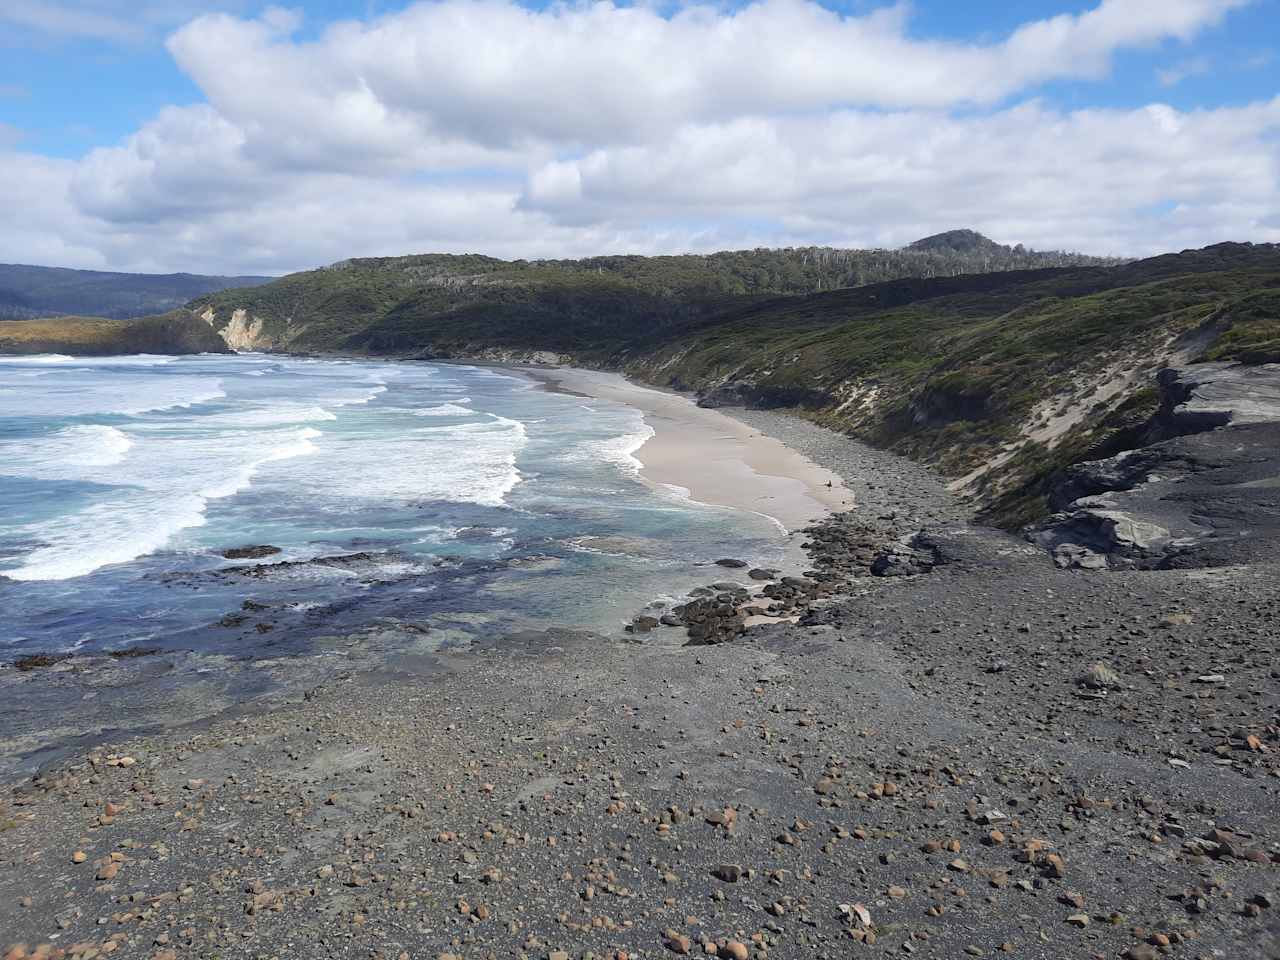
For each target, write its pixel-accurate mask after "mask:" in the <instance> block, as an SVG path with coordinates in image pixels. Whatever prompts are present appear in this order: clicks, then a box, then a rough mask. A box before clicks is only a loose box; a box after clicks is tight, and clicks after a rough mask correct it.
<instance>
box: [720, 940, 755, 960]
mask: <svg viewBox="0 0 1280 960" xmlns="http://www.w3.org/2000/svg"><path fill="white" fill-rule="evenodd" d="M720 952H721V953H723V954H724V955H725V956H726V957H731V958H732V960H747V958H748V957H749V956H751V951H750V950H748V949H747V945H746V944H745V943H740V942H739V941H737V940H728V941H726V942H725V945H724V946H723V947H721V948H720Z"/></svg>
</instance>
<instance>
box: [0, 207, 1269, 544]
mask: <svg viewBox="0 0 1280 960" xmlns="http://www.w3.org/2000/svg"><path fill="white" fill-rule="evenodd" d="M187 310H188V311H189V315H188V323H187V324H185V325H184V324H178V322H177V320H176V319H174V318H171V323H170V326H169V327H168V328H167V329H168V330H170V331H180V332H181V336H180V337H179V338H178V340H177V341H175V342H173V343H168V344H162V345H159V346H157V345H155V344H154V342H153V341H148V342H151V343H153V345H152V346H151V347H149V348H143V347H140V346H138V345H137V341H136V340H134V339H132V338H130V337H124V338H123V339H121V340H119V341H118V344H119V346H118V347H117V348H118V349H120V350H124V351H126V352H128V351H129V350H140V349H150V350H152V351H153V352H183V351H184V350H187V349H189V347H190V345H191V344H192V343H196V344H205V346H200V347H198V349H207V348H208V347H207V344H209V343H211V344H213V346H215V347H217V348H220V349H221V348H230V349H233V350H257V351H277V352H285V353H340V354H350V355H360V356H386V357H402V358H418V359H480V360H488V361H497V362H534V363H571V364H578V365H582V366H590V367H596V368H603V369H612V370H620V371H623V372H625V373H627V374H628V375H630V376H632V377H634V378H636V379H639V380H642V381H646V382H649V383H654V384H658V385H662V386H670V387H674V388H677V389H682V390H687V391H691V392H695V393H697V394H698V396H699V398H700V400H701V402H702V403H704V404H706V405H719V404H736V405H744V406H749V407H759V408H780V409H787V410H790V411H791V412H794V413H797V414H799V415H801V416H804V417H807V418H809V419H811V420H814V421H816V422H818V423H820V424H823V425H825V426H828V427H831V428H833V429H835V430H838V431H840V432H843V433H845V434H848V435H851V436H854V437H857V438H859V439H862V440H865V441H867V442H870V443H871V444H873V445H875V446H877V447H880V448H882V449H887V450H891V451H893V452H896V453H899V454H903V455H906V456H908V457H911V458H912V459H915V460H917V461H920V462H923V463H927V464H930V465H931V466H933V467H935V468H936V469H938V470H939V471H940V472H941V473H943V474H944V475H945V476H947V477H949V478H950V479H951V480H952V481H953V483H954V485H955V487H956V489H958V490H961V491H963V492H965V493H967V494H971V495H973V496H974V497H975V498H976V499H977V501H978V502H979V503H980V504H981V505H982V507H983V508H984V514H983V517H984V519H985V520H987V521H989V522H992V523H996V524H998V525H1000V526H1004V527H1007V528H1016V527H1020V526H1022V525H1024V524H1026V523H1029V522H1032V521H1036V520H1039V519H1041V518H1042V517H1043V516H1044V515H1045V514H1046V512H1047V511H1049V510H1050V509H1051V506H1052V504H1053V503H1054V501H1055V494H1054V488H1055V485H1056V484H1057V483H1058V479H1059V477H1060V476H1061V475H1062V473H1063V471H1064V470H1066V469H1067V468H1069V467H1071V466H1072V465H1074V464H1077V463H1080V462H1082V461H1089V460H1100V459H1106V458H1108V457H1111V456H1114V455H1116V454H1119V453H1122V452H1124V451H1126V450H1129V449H1133V448H1134V447H1135V446H1140V445H1142V444H1143V443H1144V442H1146V441H1148V440H1150V439H1151V438H1153V437H1155V436H1156V433H1157V432H1158V431H1156V430H1155V424H1156V419H1157V417H1158V415H1159V414H1160V411H1161V409H1162V406H1163V405H1166V404H1167V403H1168V402H1170V401H1169V398H1168V397H1165V396H1162V394H1161V392H1160V390H1159V389H1158V385H1157V382H1156V375H1157V373H1158V371H1159V370H1161V369H1162V368H1165V367H1171V366H1178V365H1181V364H1189V363H1196V362H1203V361H1236V362H1241V363H1245V364H1254V365H1256V364H1266V363H1273V362H1277V361H1280V319H1277V318H1278V317H1280V247H1277V246H1275V245H1268V244H1256V245H1255V244H1247V243H1244V244H1238V243H1224V244H1218V245H1215V246H1211V247H1207V248H1204V249H1202V250H1186V251H1182V252H1181V253H1175V254H1167V255H1163V256H1159V257H1153V258H1150V259H1146V260H1139V261H1131V262H1127V261H1119V260H1104V259H1099V258H1092V257H1085V256H1081V255H1077V254H1067V253H1041V252H1035V251H1029V250H1026V249H1024V248H1022V247H1021V246H1016V247H1010V246H1004V245H1001V244H998V243H995V242H994V241H992V240H990V239H988V238H986V237H984V236H982V235H981V234H978V233H976V232H974V231H971V230H954V231H950V232H947V233H943V234H938V235H936V236H932V237H926V238H924V239H922V240H919V241H916V242H915V243H913V244H910V245H909V246H907V247H906V248H904V249H901V250H835V249H830V248H814V247H810V248H798V249H786V250H746V251H732V252H724V253H716V254H710V255H705V256H702V255H697V256H695V255H686V256H670V257H639V256H611V257H594V258H588V259H584V260H544V261H523V260H521V261H505V260H500V259H496V258H492V257H485V256H479V255H445V254H429V255H420V256H406V257H391V258H373V259H357V260H347V261H342V262H340V263H336V264H333V265H331V266H329V267H325V268H321V269H318V270H311V271H306V272H302V273H296V274H291V275H289V276H286V277H282V278H280V279H278V280H275V281H272V282H271V283H267V284H263V285H260V286H255V287H246V288H236V289H226V290H222V291H219V292H216V293H212V294H207V295H204V296H201V297H199V298H197V299H195V300H194V301H192V302H191V303H189V304H188V307H187ZM63 322H64V323H65V322H66V321H63ZM76 323H77V324H80V323H82V321H76ZM10 326H11V327H12V326H14V325H10ZM19 326H20V325H19ZM196 328H200V329H199V331H198V332H197V331H196ZM28 329H29V330H30V333H29V334H28V336H27V337H26V343H27V346H26V349H27V350H30V349H31V347H30V344H31V343H33V342H35V341H36V338H35V337H34V336H32V334H34V333H35V332H36V331H35V329H34V328H28ZM69 329H71V330H72V331H73V332H74V335H75V336H79V333H78V331H79V327H74V326H73V327H71V328H69ZM104 329H105V328H104ZM214 332H216V333H217V334H218V336H217V337H214V338H212V339H210V337H209V335H210V334H213V333H214ZM11 336H12V335H11ZM59 337H60V335H59V334H57V333H55V332H54V329H53V328H52V327H47V328H46V329H44V330H43V331H41V336H40V338H39V342H40V343H41V344H42V346H43V348H44V349H48V350H57V351H61V352H84V350H83V347H82V346H81V345H80V343H79V342H78V341H77V342H65V343H64V342H62V340H60V338H59ZM186 338H192V339H189V340H188V339H186ZM96 347H97V348H96V350H95V351H94V352H112V350H113V349H117V348H113V347H112V346H110V345H107V344H105V343H102V342H99V343H98V344H97V345H96ZM5 349H7V348H6V347H5V346H4V344H2V343H0V351H4V350H5Z"/></svg>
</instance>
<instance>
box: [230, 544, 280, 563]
mask: <svg viewBox="0 0 1280 960" xmlns="http://www.w3.org/2000/svg"><path fill="white" fill-rule="evenodd" d="M280 552H281V550H280V548H279V547H273V546H271V545H270V544H266V543H262V544H254V545H250V546H245V547H228V548H227V549H226V550H222V551H220V554H219V555H220V556H221V557H222V558H223V559H225V560H261V559H262V558H263V557H274V556H275V555H276V554H277V553H280Z"/></svg>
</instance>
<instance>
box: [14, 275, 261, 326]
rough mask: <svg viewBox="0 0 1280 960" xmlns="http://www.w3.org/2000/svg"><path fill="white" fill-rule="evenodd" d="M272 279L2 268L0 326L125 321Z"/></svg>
mask: <svg viewBox="0 0 1280 960" xmlns="http://www.w3.org/2000/svg"><path fill="white" fill-rule="evenodd" d="M270 279H271V278H270V277H201V276H195V275H194V274H190V273H171V274H145V273H104V272H101V271H98V270H67V269H65V268H62V267H32V266H25V265H22V264H12V263H0V320H27V319H31V318H34V317H51V316H65V315H73V316H74V315H80V316H94V317H107V318H109V319H115V320H124V319H128V318H129V317H140V316H145V315H148V314H159V313H165V312H167V311H169V310H173V309H174V308H176V307H181V306H182V305H183V304H185V303H186V302H187V301H189V300H191V299H192V298H194V297H199V296H202V295H204V294H206V293H213V292H214V291H217V290H226V289H227V288H229V287H246V286H251V285H253V284H259V283H266V282H268V281H269V280H270Z"/></svg>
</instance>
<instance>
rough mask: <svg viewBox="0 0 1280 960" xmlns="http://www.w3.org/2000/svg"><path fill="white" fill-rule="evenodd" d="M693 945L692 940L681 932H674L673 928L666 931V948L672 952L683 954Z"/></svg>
mask: <svg viewBox="0 0 1280 960" xmlns="http://www.w3.org/2000/svg"><path fill="white" fill-rule="evenodd" d="M692 947H693V941H691V940H690V939H689V938H688V937H686V936H685V935H684V934H683V933H676V931H674V930H668V931H667V949H668V950H670V951H671V952H672V953H680V954H685V953H688V952H689V950H690V949H692Z"/></svg>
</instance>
